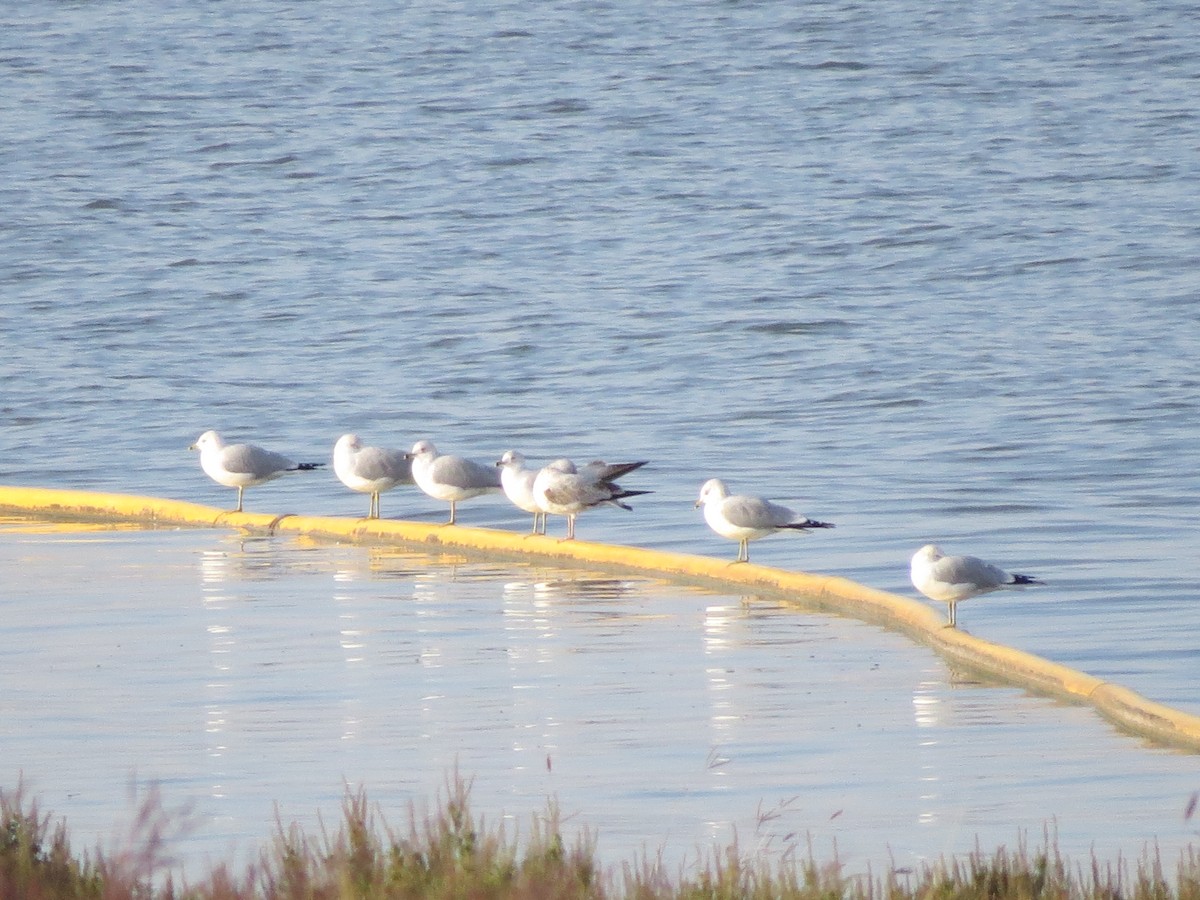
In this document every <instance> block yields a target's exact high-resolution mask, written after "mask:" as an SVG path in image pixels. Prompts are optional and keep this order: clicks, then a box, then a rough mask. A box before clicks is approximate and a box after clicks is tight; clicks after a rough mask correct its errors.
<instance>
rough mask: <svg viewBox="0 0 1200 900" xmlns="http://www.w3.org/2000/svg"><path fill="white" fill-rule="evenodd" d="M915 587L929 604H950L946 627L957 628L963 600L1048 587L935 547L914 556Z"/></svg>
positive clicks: (1023, 576)
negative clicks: (1006, 590) (1031, 586)
mask: <svg viewBox="0 0 1200 900" xmlns="http://www.w3.org/2000/svg"><path fill="white" fill-rule="evenodd" d="M911 574H912V583H913V587H915V588H916V589H917V590H918V591H920V592H921V593H922V594H924V595H925V596H926V597H928V598H929V599H930V600H937V601H940V602H941V603H946V604H949V607H950V618H949V620H948V621H947V623H946V624H947V625H948V626H949V627H951V628H954V627H956V625H957V620H956V616H955V607H956V606H957V605H958V602H959V601H960V600H967V599H969V598H971V597H977V596H979V595H980V594H989V593H991V592H992V591H998V590H1002V589H1004V588H1014V589H1016V590H1020V589H1021V588H1023V587H1025V586H1026V585H1029V584H1045V582H1044V581H1038V580H1037V579H1036V578H1033V577H1031V576H1029V575H1016V574H1012V573H1009V572H1005V571H1004V570H1003V569H1001V568H999V567H997V566H993V565H992V564H991V563H987V562H984V561H983V560H982V559H977V558H976V557H974V556H946V554H944V553H942V549H941V548H940V547H938V546H936V545H934V544H926V545H925V546H924V547H922V548H921V549H920V550H918V551H917V552H916V553H914V554H913V558H912V570H911Z"/></svg>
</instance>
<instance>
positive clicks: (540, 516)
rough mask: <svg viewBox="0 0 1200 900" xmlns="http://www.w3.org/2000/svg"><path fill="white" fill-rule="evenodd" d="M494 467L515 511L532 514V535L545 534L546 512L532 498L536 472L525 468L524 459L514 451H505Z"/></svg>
mask: <svg viewBox="0 0 1200 900" xmlns="http://www.w3.org/2000/svg"><path fill="white" fill-rule="evenodd" d="M496 467H497V468H498V469H499V470H500V485H501V487H503V488H504V496H506V497H508V499H509V500H511V501H512V502H513V505H514V506H515V507H517V509H523V510H525V512H528V513H533V534H545V533H546V512H545V510H543V509H542V508H541V507H540V506H538V502H537V499H536V498H535V497H534V496H533V482H534V479H535V478H537V474H538V470H537V469H527V468H525V457H524V456H522V455H521V454H520V453H518V452H517V451H516V450H506V451H505V452H504V455H503V456H502V457H500V459H499V460H497V462H496ZM539 524H540V526H541V527H540V528H539V527H538V526H539Z"/></svg>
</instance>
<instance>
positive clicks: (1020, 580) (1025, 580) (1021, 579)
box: [1005, 575, 1046, 585]
mask: <svg viewBox="0 0 1200 900" xmlns="http://www.w3.org/2000/svg"><path fill="white" fill-rule="evenodd" d="M1011 578H1012V581H1008V582H1005V583H1006V584H1011V585H1022V584H1045V583H1046V582H1044V581H1038V580H1037V579H1036V578H1034V577H1033V576H1032V575H1012V576H1011Z"/></svg>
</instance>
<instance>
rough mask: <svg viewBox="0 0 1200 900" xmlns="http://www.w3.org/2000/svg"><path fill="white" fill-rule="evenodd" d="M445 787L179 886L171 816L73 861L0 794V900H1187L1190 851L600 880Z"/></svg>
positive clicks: (586, 846)
mask: <svg viewBox="0 0 1200 900" xmlns="http://www.w3.org/2000/svg"><path fill="white" fill-rule="evenodd" d="M469 793H470V786H469V784H468V783H466V782H464V781H463V780H462V779H461V778H459V777H458V776H457V775H455V776H454V777H452V778H451V779H449V781H448V787H447V796H446V798H445V800H444V801H443V802H441V803H440V804H439V805H438V807H437V808H436V810H435V811H434V812H433V813H430V814H425V815H420V816H419V815H418V814H417V813H416V811H415V809H414V808H413V807H411V806H410V808H409V811H408V818H407V822H406V824H405V827H404V829H403V830H402V831H400V832H397V831H395V830H394V829H393V828H391V827H390V826H389V825H388V824H387V823H386V822H385V821H384V820H383V818H382V816H381V814H380V813H379V812H378V811H377V810H375V809H374V808H373V807H372V805H371V804H369V803H368V802H367V798H366V796H365V794H363V793H362V792H358V793H351V792H347V795H346V798H345V799H344V800H343V803H342V810H341V815H342V819H341V823H340V825H339V827H338V828H337V830H336V831H333V832H330V831H328V830H327V829H325V828H322V830H321V833H320V834H319V835H317V836H310V835H307V834H305V833H304V832H303V830H302V829H300V828H299V827H298V826H296V825H291V826H284V825H283V823H282V822H280V823H278V825H277V829H276V834H275V835H274V838H273V839H272V841H271V842H270V843H269V844H268V846H267V847H266V848H265V849H263V850H262V852H261V853H260V855H259V859H258V861H257V862H256V863H254V864H252V865H250V866H248V867H247V869H246V870H245V871H242V872H231V871H230V870H229V869H228V868H227V867H225V866H218V867H217V868H215V869H213V870H212V871H211V872H210V873H208V874H207V875H206V876H205V877H204V878H203V879H202V880H200V881H198V882H196V883H194V884H188V883H182V882H178V883H177V879H176V877H175V876H174V875H173V874H172V872H171V860H170V857H169V855H168V852H167V851H168V849H169V845H170V843H171V841H172V840H173V839H175V838H176V837H178V836H179V835H180V834H182V833H183V832H184V830H185V827H186V826H185V823H182V822H181V821H179V819H180V814H172V813H168V812H166V811H164V808H163V806H162V803H161V798H160V797H159V795H158V794H157V792H153V791H152V792H150V794H149V795H148V796H147V797H146V798H145V799H144V800H143V801H142V803H141V805H140V807H139V813H138V816H137V819H136V822H135V825H134V828H133V829H132V837H131V840H130V841H129V842H128V845H127V846H126V847H125V848H124V849H121V850H116V851H111V852H105V851H103V850H100V849H97V850H95V851H93V852H92V853H90V854H87V853H85V854H84V855H82V856H76V855H74V854H73V853H72V851H71V847H70V842H69V838H68V834H67V829H66V825H65V824H64V823H63V822H61V821H54V820H53V819H52V817H51V816H50V815H49V814H45V813H42V812H41V811H40V810H39V809H38V805H37V803H36V802H34V801H29V800H27V799H26V798H25V796H24V792H23V790H22V789H21V788H18V789H17V790H16V791H12V792H5V791H0V898H3V900H60V898H64V900H65V898H71V900H76V898H78V900H90V898H96V900H184V898H187V900H193V898H194V900H250V898H253V900H301V898H303V900H350V898H354V900H375V898H389V900H390V898H447V900H450V898H454V900H490V898H519V900H560V898H561V900H573V898H580V900H583V898H596V900H600V898H604V900H608V898H614V900H616V898H622V900H625V898H628V900H726V898H728V900H735V898H737V900H742V898H751V900H768V898H769V900H1010V898H1011V900H1200V856H1198V855H1197V853H1196V852H1195V851H1194V850H1191V849H1189V850H1188V851H1187V852H1186V853H1185V854H1184V855H1183V857H1182V858H1181V859H1180V860H1179V861H1178V863H1177V864H1176V865H1175V867H1174V872H1173V877H1169V876H1168V874H1167V871H1166V869H1165V868H1164V866H1163V863H1162V860H1161V859H1160V858H1159V857H1158V855H1157V854H1150V855H1147V856H1145V857H1143V858H1142V859H1141V860H1140V861H1138V862H1137V863H1136V864H1133V865H1129V864H1127V863H1125V862H1123V861H1117V862H1116V863H1109V864H1105V863H1101V862H1100V861H1098V860H1096V859H1094V858H1093V859H1092V860H1091V861H1090V864H1088V865H1086V866H1078V867H1075V866H1072V865H1070V864H1069V863H1068V862H1067V861H1066V860H1064V859H1063V858H1062V857H1061V856H1060V855H1059V853H1058V852H1057V850H1056V849H1055V848H1054V846H1053V842H1052V840H1051V839H1050V837H1049V835H1047V836H1046V838H1045V840H1044V841H1043V844H1042V845H1041V846H1040V847H1038V848H1036V849H1030V848H1028V847H1027V846H1026V845H1025V844H1024V843H1023V842H1022V843H1021V844H1019V845H1018V847H1017V848H1016V849H1015V850H1007V849H1005V848H1003V847H1002V848H1000V849H998V850H996V851H995V852H993V853H984V852H983V851H982V850H979V849H977V850H976V851H975V852H974V853H972V854H970V855H968V856H966V857H961V858H955V859H951V860H943V861H942V862H940V863H938V864H934V865H928V866H926V867H925V868H923V869H922V870H920V871H910V872H895V871H893V872H889V873H887V874H885V875H883V876H874V875H872V874H870V873H868V874H866V875H862V876H849V875H846V874H844V873H843V871H842V867H841V866H840V865H839V864H838V863H837V861H836V860H833V861H830V862H826V863H820V862H818V861H816V860H815V859H813V858H812V856H811V854H810V856H809V858H808V859H806V860H804V861H796V860H794V859H789V860H787V861H784V862H774V863H767V862H763V861H761V860H752V859H747V858H745V857H743V855H742V854H741V853H740V852H739V850H738V848H737V847H736V846H730V847H727V848H723V849H721V850H718V851H716V852H715V853H714V854H713V856H712V857H711V859H710V860H708V861H707V863H706V864H704V865H703V866H702V868H701V869H700V870H699V871H698V872H697V873H696V874H690V875H686V876H685V875H682V874H677V873H676V874H673V873H669V872H667V871H666V870H665V867H664V866H663V864H662V863H661V861H655V860H653V859H649V858H640V859H636V860H633V861H631V862H627V863H625V864H623V865H621V866H618V867H616V868H612V869H609V870H603V869H602V868H601V867H600V866H599V864H598V863H597V862H596V858H595V852H594V850H595V848H594V845H593V842H592V840H591V839H590V838H589V837H588V836H587V835H584V836H582V837H580V838H577V839H575V840H574V841H572V842H570V843H568V842H567V841H565V840H564V839H563V836H562V830H561V828H560V819H559V815H558V811H557V809H556V808H555V807H554V806H551V807H550V808H549V809H548V811H547V812H546V813H545V814H543V815H540V816H535V817H533V820H532V826H531V828H530V831H529V833H528V835H526V836H524V838H523V839H518V837H519V836H516V835H509V834H507V833H506V832H505V829H504V827H503V826H502V825H501V826H499V827H494V828H489V827H487V826H486V825H485V823H484V822H483V820H482V819H478V820H477V819H476V818H475V817H474V816H473V815H472V814H471V811H470V807H469V805H468V800H469Z"/></svg>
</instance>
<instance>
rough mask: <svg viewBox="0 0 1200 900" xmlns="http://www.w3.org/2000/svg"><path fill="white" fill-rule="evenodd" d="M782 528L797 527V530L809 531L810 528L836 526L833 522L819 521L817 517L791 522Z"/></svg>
mask: <svg viewBox="0 0 1200 900" xmlns="http://www.w3.org/2000/svg"><path fill="white" fill-rule="evenodd" d="M780 527H781V528H795V529H796V530H797V531H807V530H808V529H810V528H836V527H837V526H836V525H834V524H833V523H832V522H818V521H817V520H816V519H805V520H804V521H803V522H789V523H788V524H787V525H781V526H780Z"/></svg>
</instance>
